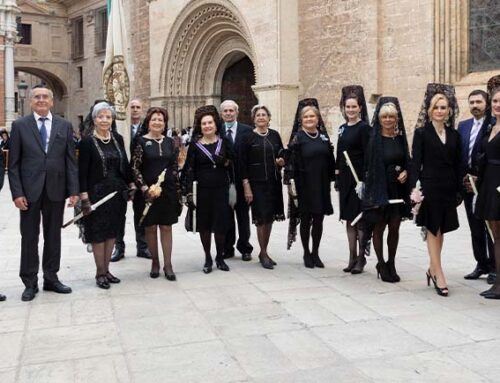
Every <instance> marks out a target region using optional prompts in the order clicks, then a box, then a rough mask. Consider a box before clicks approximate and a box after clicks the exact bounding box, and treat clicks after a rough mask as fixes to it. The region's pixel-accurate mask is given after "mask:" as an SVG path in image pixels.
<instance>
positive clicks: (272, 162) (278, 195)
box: [239, 105, 285, 269]
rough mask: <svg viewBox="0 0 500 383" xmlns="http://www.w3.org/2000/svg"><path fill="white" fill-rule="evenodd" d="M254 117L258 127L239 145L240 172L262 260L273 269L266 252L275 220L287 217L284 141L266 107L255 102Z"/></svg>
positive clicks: (266, 267) (272, 262)
mask: <svg viewBox="0 0 500 383" xmlns="http://www.w3.org/2000/svg"><path fill="white" fill-rule="evenodd" d="M252 120H253V122H254V124H255V129H254V130H253V132H252V134H248V135H246V136H245V138H244V139H243V141H242V143H241V146H240V153H239V159H240V174H241V178H242V180H243V190H244V194H245V200H246V202H247V203H248V204H250V205H251V207H252V221H253V223H254V224H255V225H256V226H257V238H258V240H259V245H260V254H259V260H260V263H261V264H262V267H264V268H265V269H273V268H274V266H275V265H276V263H275V262H274V261H273V260H272V259H271V258H270V257H269V254H267V246H268V244H269V237H270V236H271V229H272V227H273V222H274V221H275V220H277V221H283V220H284V219H285V213H284V210H283V192H282V188H281V168H282V167H283V166H284V165H285V161H284V159H283V143H282V142H281V137H280V135H279V133H278V132H277V131H276V130H273V129H270V128H269V122H270V120H271V113H270V112H269V109H268V108H267V107H266V106H264V105H255V106H254V107H253V108H252Z"/></svg>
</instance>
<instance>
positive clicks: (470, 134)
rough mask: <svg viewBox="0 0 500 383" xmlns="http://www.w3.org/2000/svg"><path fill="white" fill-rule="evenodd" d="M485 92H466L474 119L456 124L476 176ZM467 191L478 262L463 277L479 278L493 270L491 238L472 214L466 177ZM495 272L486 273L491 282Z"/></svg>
mask: <svg viewBox="0 0 500 383" xmlns="http://www.w3.org/2000/svg"><path fill="white" fill-rule="evenodd" d="M487 100H488V95H487V94H486V92H484V91H482V90H474V91H472V92H471V93H470V95H469V109H470V112H471V114H472V116H473V118H469V119H468V120H465V121H461V122H460V123H459V124H458V132H459V133H460V136H461V138H462V148H463V150H462V163H463V167H464V169H466V173H467V174H470V175H472V176H473V178H474V179H475V178H477V174H478V163H477V154H478V151H479V147H480V145H481V142H480V141H481V137H483V135H484V132H485V130H486V128H487V126H488V123H489V118H488V117H487V115H486V111H487V109H488V108H487V103H488V102H487ZM464 185H465V186H466V191H465V193H464V205H465V211H466V212H467V220H468V221H469V227H470V232H471V237H472V251H473V253H474V258H475V259H476V261H477V264H476V268H475V269H474V270H473V271H472V272H471V273H469V274H467V275H465V276H464V278H465V279H478V278H479V277H480V276H481V275H483V274H488V273H493V272H494V270H495V252H494V247H493V243H492V241H491V238H489V236H488V233H487V231H486V225H485V222H484V221H483V220H480V219H477V218H476V217H475V216H474V213H473V206H472V205H473V203H472V201H473V198H474V193H473V192H472V187H471V185H470V183H469V180H468V177H467V176H466V178H465V179H464ZM492 278H494V275H489V276H488V279H490V282H491V280H492Z"/></svg>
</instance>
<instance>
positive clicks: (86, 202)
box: [81, 198, 92, 216]
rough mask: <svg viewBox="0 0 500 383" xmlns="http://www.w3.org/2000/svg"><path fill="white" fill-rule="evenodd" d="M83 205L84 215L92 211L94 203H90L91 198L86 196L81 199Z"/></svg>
mask: <svg viewBox="0 0 500 383" xmlns="http://www.w3.org/2000/svg"><path fill="white" fill-rule="evenodd" d="M81 203H82V205H81V207H82V214H83V215H84V216H86V215H89V214H90V213H92V204H91V203H90V200H89V199H88V198H85V199H83V198H82V200H81Z"/></svg>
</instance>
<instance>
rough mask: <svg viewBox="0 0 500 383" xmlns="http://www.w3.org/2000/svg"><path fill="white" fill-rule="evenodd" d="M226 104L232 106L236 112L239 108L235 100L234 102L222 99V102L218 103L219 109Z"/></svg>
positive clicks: (222, 108)
mask: <svg viewBox="0 0 500 383" xmlns="http://www.w3.org/2000/svg"><path fill="white" fill-rule="evenodd" d="M227 106H233V107H234V109H235V110H236V111H237V112H238V109H239V108H238V104H237V103H236V102H234V101H233V100H226V101H223V102H222V104H220V109H221V110H224V108H225V107H227Z"/></svg>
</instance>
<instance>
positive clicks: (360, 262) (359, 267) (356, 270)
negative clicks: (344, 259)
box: [351, 255, 366, 274]
mask: <svg viewBox="0 0 500 383" xmlns="http://www.w3.org/2000/svg"><path fill="white" fill-rule="evenodd" d="M365 265H366V258H365V257H364V256H361V255H358V258H357V259H356V263H355V264H354V267H353V268H352V270H351V274H361V273H362V272H363V269H364V268H365Z"/></svg>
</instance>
